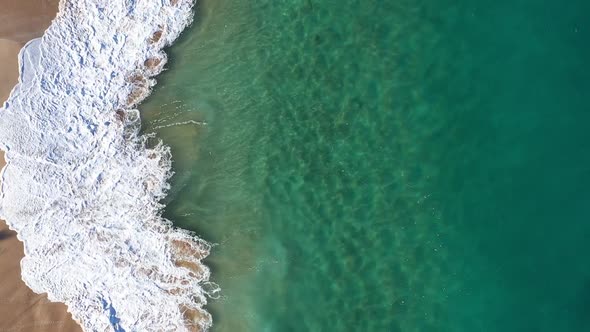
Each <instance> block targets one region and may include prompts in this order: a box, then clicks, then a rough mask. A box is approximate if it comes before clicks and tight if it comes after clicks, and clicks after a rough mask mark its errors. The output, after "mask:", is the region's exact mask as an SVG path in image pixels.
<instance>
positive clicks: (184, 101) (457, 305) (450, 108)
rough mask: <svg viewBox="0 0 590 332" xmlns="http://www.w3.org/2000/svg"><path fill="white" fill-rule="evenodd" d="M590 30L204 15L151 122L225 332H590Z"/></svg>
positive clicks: (457, 14)
mask: <svg viewBox="0 0 590 332" xmlns="http://www.w3.org/2000/svg"><path fill="white" fill-rule="evenodd" d="M588 13H590V6H589V5H588V2H583V1H573V2H568V3H567V4H564V3H561V2H558V1H543V2H540V1H533V0H521V1H507V0H500V1H494V2H493V3H490V2H489V1H476V2H474V1H464V0H462V1H450V0H442V1H422V0H418V1H416V0H412V1H410V0H395V1H380V2H375V1H360V0H358V1H357V0H345V1H342V0H341V1H335V0H334V1H332V0H261V1H240V0H217V1H213V0H203V1H200V3H199V5H198V7H197V16H196V23H195V24H194V25H193V26H192V28H191V29H190V30H189V31H188V32H187V33H185V34H184V35H183V37H182V38H181V40H180V41H179V42H178V43H177V44H176V45H175V46H174V47H173V48H172V49H171V50H170V59H171V62H170V63H169V65H168V67H169V69H170V70H169V71H167V72H166V73H165V74H163V75H162V76H161V78H160V80H159V85H158V87H157V88H156V91H155V92H154V94H153V95H152V96H151V98H150V99H149V101H148V102H147V103H146V104H144V105H143V106H142V112H143V118H144V122H145V130H146V131H155V132H157V133H158V134H159V135H160V137H162V138H163V140H164V142H165V143H167V144H169V145H170V146H171V147H172V153H173V156H174V160H175V164H174V168H175V170H176V175H175V177H174V178H173V186H172V189H171V192H170V195H169V197H168V201H167V202H166V203H167V204H168V205H167V210H166V214H167V217H168V218H170V219H171V220H174V221H175V222H176V223H177V225H178V226H181V227H186V228H189V229H192V230H195V231H196V232H197V233H198V234H199V235H201V236H202V237H203V238H205V239H207V240H209V241H212V242H215V243H217V245H216V246H215V247H214V248H213V252H212V254H211V256H210V257H209V258H208V264H209V265H210V266H211V267H212V271H213V279H214V280H215V281H216V282H217V283H219V284H220V285H221V287H222V296H221V298H220V299H218V300H216V301H213V302H212V304H211V305H210V306H209V310H210V311H211V312H212V314H213V317H214V321H215V322H214V328H213V331H404V332H405V331H466V332H467V331H469V332H472V331H507V332H511V331H514V332H517V331H518V332H521V331H527V332H529V331H530V332H533V331H535V332H538V331H548V332H549V331H551V332H553V331H588V330H590V318H589V317H590V263H589V262H588V260H587V258H586V255H587V253H588V252H589V250H590V241H589V239H590V212H589V211H588V206H589V204H590V189H589V184H590V130H589V126H590V125H589V123H590V122H589V120H590V106H589V102H588V100H587V96H588V95H587V93H588V92H589V91H590V71H589V70H588V59H590V48H589V46H588V45H590V43H588V40H590V38H589V37H590V19H589V18H588Z"/></svg>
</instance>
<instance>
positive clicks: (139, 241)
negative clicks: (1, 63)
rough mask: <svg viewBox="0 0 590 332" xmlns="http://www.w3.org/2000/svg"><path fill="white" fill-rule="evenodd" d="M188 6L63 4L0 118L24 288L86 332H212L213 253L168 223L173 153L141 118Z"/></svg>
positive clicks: (172, 2)
mask: <svg viewBox="0 0 590 332" xmlns="http://www.w3.org/2000/svg"><path fill="white" fill-rule="evenodd" d="M192 6H193V1H192V0H184V1H183V0H163V1H135V0H108V1H107V0H78V1H62V3H61V4H60V12H59V14H58V16H57V18H56V19H55V20H54V22H53V23H52V25H51V26H50V27H49V29H48V30H47V31H46V33H45V35H44V36H43V37H42V38H41V39H37V40H33V41H31V42H29V43H28V44H27V45H26V46H25V47H24V48H23V50H22V51H21V53H20V56H19V57H20V73H21V75H20V83H19V84H18V85H17V86H16V87H15V88H14V90H13V91H12V94H11V96H10V98H9V100H8V101H7V102H6V103H5V105H4V109H2V110H0V147H1V148H2V149H4V150H5V151H6V159H7V161H8V165H7V166H6V167H5V169H4V170H3V172H2V188H1V195H2V200H1V202H0V215H1V216H2V217H3V218H4V219H6V221H7V223H8V224H9V225H10V227H11V228H13V229H15V230H16V231H17V232H18V235H19V238H20V239H21V240H22V241H23V242H24V246H25V258H24V259H23V260H22V263H21V265H22V275H23V280H24V281H25V282H26V283H27V285H28V286H29V287H30V288H31V289H32V290H33V291H35V292H37V293H42V292H47V293H48V297H49V299H50V300H52V301H59V302H64V303H65V304H67V305H68V308H69V311H70V312H71V313H72V316H73V317H74V319H76V320H77V321H78V322H79V323H80V325H81V326H82V327H83V329H84V330H86V331H106V330H112V329H114V330H116V331H125V330H127V331H200V330H206V329H207V328H208V327H210V326H211V316H210V315H209V314H208V313H207V312H206V311H205V310H204V309H203V306H204V305H205V304H206V302H207V298H206V296H207V294H208V293H211V292H217V291H218V288H217V287H215V286H214V287H211V286H210V283H209V282H208V279H209V275H210V272H209V270H208V268H207V267H206V266H205V265H203V264H202V262H201V261H202V259H203V258H204V257H206V256H207V255H208V254H209V249H210V246H209V244H208V243H206V242H205V241H203V240H200V239H199V238H197V237H196V236H195V235H194V234H192V233H190V232H188V231H185V230H181V229H177V228H174V227H172V224H171V222H170V221H168V220H166V219H164V218H162V217H161V210H162V207H163V206H162V205H161V204H160V203H159V202H160V200H161V199H162V198H163V197H164V196H165V194H166V191H167V190H168V189H169V185H168V180H169V177H170V176H171V173H172V172H171V157H170V150H169V149H168V147H166V146H164V145H163V144H161V143H159V144H156V145H155V146H151V145H148V142H147V141H148V139H149V137H148V136H146V135H140V133H139V113H138V111H137V110H135V109H133V107H134V106H135V105H137V104H138V103H139V102H141V101H142V100H143V99H144V98H145V97H146V96H147V95H148V94H149V92H150V89H151V88H152V87H153V85H154V84H155V81H154V80H153V79H151V78H150V77H152V76H154V75H157V74H158V73H159V72H161V71H162V69H163V66H164V64H165V63H166V60H167V58H166V55H165V53H163V52H162V49H163V48H164V47H165V46H167V45H170V44H171V43H172V42H173V41H174V40H175V39H176V38H177V37H178V36H179V35H180V33H181V32H182V30H183V29H184V28H185V27H186V26H187V25H188V24H190V22H191V21H192ZM205 289H208V291H205Z"/></svg>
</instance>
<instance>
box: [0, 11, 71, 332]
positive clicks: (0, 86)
mask: <svg viewBox="0 0 590 332" xmlns="http://www.w3.org/2000/svg"><path fill="white" fill-rule="evenodd" d="M57 5H58V1H57V0H49V1H42V2H41V3H39V2H35V1H22V0H0V7H2V11H3V13H2V15H0V17H1V18H2V21H1V22H0V103H1V104H4V102H5V101H6V99H7V98H8V96H9V94H10V92H11V91H12V89H13V88H14V86H15V85H16V84H17V82H18V53H19V51H20V49H21V48H22V47H23V46H24V44H25V43H26V42H28V41H29V40H31V39H33V38H37V37H40V36H41V35H42V34H43V32H44V31H45V29H46V28H47V27H48V26H49V24H50V23H51V20H52V19H53V17H54V15H55V13H56V12H57ZM5 164H6V163H5V160H4V152H3V151H0V169H3V168H4V166H5ZM23 257H24V248H23V243H22V242H21V241H19V240H18V238H17V235H16V232H15V231H13V230H11V229H10V228H9V227H8V225H7V224H6V223H5V222H4V221H3V220H0V317H2V318H3V319H2V320H0V331H31V330H34V331H39V332H45V331H46V332H50V331H63V332H79V331H82V330H81V328H80V326H79V325H78V324H77V323H76V322H75V321H74V320H73V319H72V316H71V314H70V313H69V312H68V311H67V310H68V309H67V306H66V305H65V304H63V303H59V302H51V301H49V300H48V298H47V294H36V293H34V292H33V291H32V290H31V289H30V288H29V287H27V285H26V284H25V282H24V281H23V280H22V277H21V266H20V263H21V259H22V258H23Z"/></svg>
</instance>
